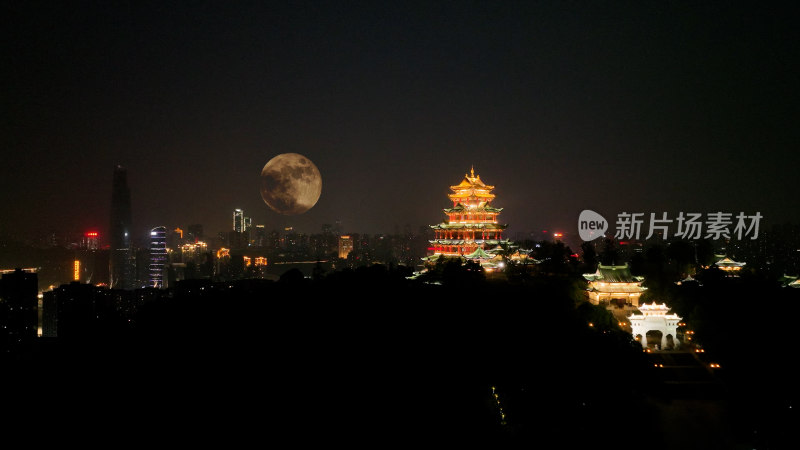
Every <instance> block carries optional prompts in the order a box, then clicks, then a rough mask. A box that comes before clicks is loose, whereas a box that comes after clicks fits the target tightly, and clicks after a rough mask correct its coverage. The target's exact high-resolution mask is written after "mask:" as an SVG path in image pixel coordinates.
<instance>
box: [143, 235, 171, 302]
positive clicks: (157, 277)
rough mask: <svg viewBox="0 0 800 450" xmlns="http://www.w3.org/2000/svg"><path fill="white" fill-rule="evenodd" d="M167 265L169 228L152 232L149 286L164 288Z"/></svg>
mask: <svg viewBox="0 0 800 450" xmlns="http://www.w3.org/2000/svg"><path fill="white" fill-rule="evenodd" d="M166 264H167V227H155V228H153V229H152V230H150V278H149V280H148V283H147V286H148V287H154V288H157V289H161V288H163V287H165V286H164V268H165V267H166Z"/></svg>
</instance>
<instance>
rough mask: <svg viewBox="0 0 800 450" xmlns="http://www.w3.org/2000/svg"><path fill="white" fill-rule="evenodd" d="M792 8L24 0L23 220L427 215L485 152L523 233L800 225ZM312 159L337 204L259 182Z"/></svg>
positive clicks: (0, 72)
mask: <svg viewBox="0 0 800 450" xmlns="http://www.w3.org/2000/svg"><path fill="white" fill-rule="evenodd" d="M785 3H789V2H776V3H775V4H765V3H764V2H752V3H749V4H746V3H731V2H705V1H703V2H695V1H680V2H671V1H630V2H572V1H564V2H562V1H551V2H522V3H517V2H468V1H453V2H440V1H429V2H411V1H404V2H397V3H392V4H389V3H388V2H342V1H337V2H324V1H312V2H275V1H270V2H266V1H256V2H244V1H236V2H204V1H194V2H139V1H135V2H123V1H118V2H117V1H109V2H29V1H12V2H4V3H3V6H2V9H1V10H0V16H2V17H3V19H2V21H3V26H2V27H0V37H1V39H0V55H2V61H1V62H0V82H2V97H0V102H2V108H0V114H2V116H1V118H2V120H0V152H2V164H0V204H2V214H0V234H2V235H18V234H24V233H43V232H47V231H59V232H70V231H72V232H80V231H85V230H88V229H96V230H99V231H101V233H106V232H107V230H108V224H109V210H110V201H111V179H112V175H113V168H114V166H115V165H117V164H122V165H123V166H125V167H127V168H128V181H129V185H130V188H131V194H132V205H133V221H134V227H135V229H137V230H140V231H141V233H142V234H144V230H145V229H148V228H151V227H154V226H159V225H164V226H168V227H175V226H181V227H183V226H186V225H188V224H192V223H200V224H203V225H204V227H205V231H206V234H211V235H215V234H216V233H217V232H218V231H222V230H229V229H230V228H231V221H232V210H233V209H234V208H242V209H244V210H245V213H246V215H248V216H251V217H253V223H254V224H265V225H266V227H267V229H282V228H283V227H285V226H294V227H295V229H296V230H299V231H303V232H307V233H316V232H319V231H320V230H321V228H322V224H324V223H334V222H335V221H337V220H339V221H341V224H342V228H343V231H345V232H362V233H392V232H395V231H397V230H399V231H403V230H404V228H405V227H406V225H408V226H409V227H410V228H411V230H412V231H417V230H418V229H419V227H420V226H422V225H428V224H434V223H438V222H440V221H441V220H442V219H444V217H445V216H444V214H443V213H442V211H441V210H442V208H445V207H448V203H449V202H448V199H447V194H448V193H449V189H448V187H449V186H450V185H454V184H458V183H459V182H460V181H461V180H462V177H463V176H464V174H465V173H467V172H468V171H469V170H470V167H471V166H473V165H474V167H475V171H476V173H478V174H479V175H480V176H481V178H482V179H483V180H484V181H485V182H487V183H489V184H493V185H495V186H496V187H497V188H496V190H495V193H496V194H497V198H496V201H495V203H494V205H495V206H497V207H503V208H505V210H504V211H503V213H502V214H501V215H500V219H501V221H502V222H505V223H508V224H509V225H510V228H509V231H510V234H509V237H512V238H513V237H514V234H515V233H521V232H528V231H540V230H542V229H549V230H552V229H560V230H562V231H565V232H570V233H576V232H577V217H578V214H579V213H580V212H581V210H583V209H587V208H588V209H593V210H595V211H598V212H600V213H602V214H604V215H606V217H607V218H612V219H613V218H615V217H616V214H617V213H619V212H622V211H628V212H631V211H635V212H645V213H650V212H661V211H673V212H678V211H686V212H689V211H691V212H702V213H710V212H716V211H725V212H733V213H738V212H739V211H744V212H747V213H755V212H756V211H759V212H761V213H762V215H764V222H763V223H783V222H795V223H797V222H800V209H798V207H797V203H796V199H797V195H798V190H797V186H798V184H797V174H798V168H799V167H800V156H798V153H797V150H798V148H800V146H798V144H799V143H800V126H798V124H800V27H798V26H797V24H798V23H800V20H799V19H800V14H798V13H797V12H796V11H794V10H789V9H788V8H786V7H784V6H777V5H782V4H785ZM286 152H296V153H301V154H303V155H305V156H307V157H308V158H310V159H311V160H312V161H314V163H315V164H316V165H317V167H318V168H319V170H320V172H321V173H322V178H323V188H322V196H321V197H320V200H319V202H318V203H317V205H316V206H315V207H314V208H312V209H311V210H310V211H309V212H308V213H306V214H304V215H301V216H293V217H286V216H280V215H278V214H276V213H274V212H273V211H271V210H270V209H269V208H268V207H267V206H266V205H265V204H264V203H263V201H262V200H261V197H260V194H259V186H260V181H259V174H260V171H261V168H262V167H263V166H264V164H265V163H266V162H267V161H268V160H269V159H270V158H272V157H273V156H275V155H277V154H279V153H286Z"/></svg>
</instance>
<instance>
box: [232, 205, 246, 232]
mask: <svg viewBox="0 0 800 450" xmlns="http://www.w3.org/2000/svg"><path fill="white" fill-rule="evenodd" d="M244 229H245V225H244V211H242V210H241V209H238V208H237V209H234V210H233V231H235V232H237V233H241V232H243V231H244Z"/></svg>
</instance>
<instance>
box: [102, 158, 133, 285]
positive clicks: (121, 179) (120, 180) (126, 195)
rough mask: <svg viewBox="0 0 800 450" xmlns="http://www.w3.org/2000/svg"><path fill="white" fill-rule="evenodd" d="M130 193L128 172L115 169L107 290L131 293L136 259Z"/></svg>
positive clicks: (112, 190)
mask: <svg viewBox="0 0 800 450" xmlns="http://www.w3.org/2000/svg"><path fill="white" fill-rule="evenodd" d="M131 223H132V221H131V191H130V189H128V171H127V170H126V169H125V168H124V167H122V166H119V165H118V166H117V167H115V168H114V181H113V183H112V186H111V226H110V228H109V233H108V234H109V236H110V238H111V254H110V256H109V261H108V272H109V278H110V279H109V283H108V284H109V287H111V288H112V289H134V288H135V287H136V281H135V277H136V273H135V266H134V264H135V259H134V254H133V248H132V246H131V237H132V236H131V234H132V233H133V230H132V229H131Z"/></svg>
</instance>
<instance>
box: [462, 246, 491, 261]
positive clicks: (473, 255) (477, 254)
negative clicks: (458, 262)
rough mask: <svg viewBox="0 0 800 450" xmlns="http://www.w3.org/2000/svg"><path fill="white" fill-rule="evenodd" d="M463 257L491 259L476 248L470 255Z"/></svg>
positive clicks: (480, 249)
mask: <svg viewBox="0 0 800 450" xmlns="http://www.w3.org/2000/svg"><path fill="white" fill-rule="evenodd" d="M464 257H465V258H469V259H490V258H492V255H490V254H488V253H486V252H485V251H483V249H482V248H480V247H478V248H477V249H475V251H474V252H472V253H470V254H469V255H464Z"/></svg>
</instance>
